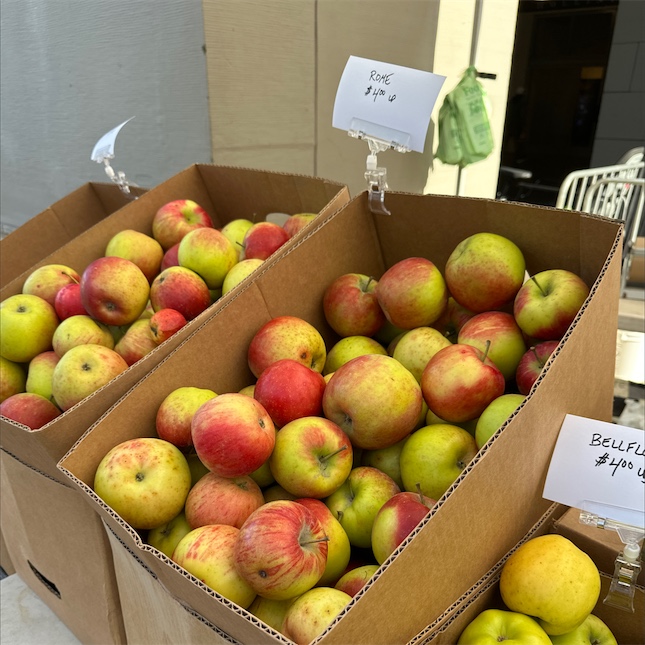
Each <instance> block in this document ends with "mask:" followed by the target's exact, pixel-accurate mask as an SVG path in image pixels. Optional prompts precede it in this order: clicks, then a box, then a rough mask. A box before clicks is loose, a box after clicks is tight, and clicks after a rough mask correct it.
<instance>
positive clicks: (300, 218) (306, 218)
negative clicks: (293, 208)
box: [282, 213, 318, 238]
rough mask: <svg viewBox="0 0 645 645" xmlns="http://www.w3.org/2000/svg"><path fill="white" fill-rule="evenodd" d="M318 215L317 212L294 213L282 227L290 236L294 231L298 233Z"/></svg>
mask: <svg viewBox="0 0 645 645" xmlns="http://www.w3.org/2000/svg"><path fill="white" fill-rule="evenodd" d="M316 217H318V213H294V214H293V215H291V216H290V217H289V218H288V219H287V220H286V221H285V223H284V224H283V225H282V228H284V230H285V231H286V232H287V235H288V236H289V237H290V238H292V237H293V236H294V235H295V234H296V233H299V232H300V231H301V230H302V229H303V228H304V227H305V226H307V224H309V223H310V222H312V221H313V220H314V219H316Z"/></svg>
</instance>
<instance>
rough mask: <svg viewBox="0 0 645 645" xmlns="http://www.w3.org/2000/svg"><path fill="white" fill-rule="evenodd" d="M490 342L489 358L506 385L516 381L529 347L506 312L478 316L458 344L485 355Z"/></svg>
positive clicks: (462, 334)
mask: <svg viewBox="0 0 645 645" xmlns="http://www.w3.org/2000/svg"><path fill="white" fill-rule="evenodd" d="M489 341H490V347H489V349H488V358H490V360H491V361H493V363H495V365H497V367H498V368H499V370H500V372H501V373H502V374H503V375H504V378H505V379H506V381H511V380H513V378H514V377H515V371H516V370H517V365H518V363H519V362H520V359H521V358H522V356H523V355H524V352H526V343H525V342H524V335H523V334H522V330H521V329H520V328H519V327H518V325H517V323H516V322H515V318H513V316H512V315H511V314H509V313H506V312H503V311H485V312H483V313H481V314H476V315H475V316H473V317H472V318H471V319H470V320H468V321H467V322H466V323H465V324H464V326H463V327H462V328H461V331H460V332H459V335H458V336H457V342H458V343H463V344H465V345H472V346H473V347H478V348H479V349H480V350H481V351H482V352H483V351H486V347H487V343H488V342H489Z"/></svg>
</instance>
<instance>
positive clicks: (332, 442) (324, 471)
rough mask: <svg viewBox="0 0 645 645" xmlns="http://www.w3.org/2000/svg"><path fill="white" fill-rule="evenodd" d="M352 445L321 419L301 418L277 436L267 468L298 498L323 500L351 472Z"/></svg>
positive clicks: (332, 426) (339, 431) (292, 422)
mask: <svg viewBox="0 0 645 645" xmlns="http://www.w3.org/2000/svg"><path fill="white" fill-rule="evenodd" d="M352 460H353V454H352V443H351V441H350V440H349V437H348V436H347V435H346V434H345V433H344V432H343V431H342V430H341V429H340V428H339V427H338V426H337V425H336V424H335V423H334V422H333V421H329V419H325V418H324V417H313V416H311V417H301V418H299V419H294V420H293V421H290V422H289V423H287V424H286V425H285V426H283V427H282V428H281V429H280V431H279V432H277V433H276V438H275V446H274V448H273V452H272V453H271V455H270V457H269V467H270V468H271V473H272V474H273V477H274V478H275V480H276V481H277V482H278V484H280V486H282V487H283V488H284V489H285V490H287V491H289V492H290V493H292V494H293V495H296V496H297V497H314V498H316V499H322V498H324V497H328V496H329V495H331V494H332V493H333V492H334V491H336V490H337V489H338V488H339V487H340V486H341V485H342V484H343V482H344V481H345V480H346V479H347V477H348V476H349V474H350V472H351V470H352Z"/></svg>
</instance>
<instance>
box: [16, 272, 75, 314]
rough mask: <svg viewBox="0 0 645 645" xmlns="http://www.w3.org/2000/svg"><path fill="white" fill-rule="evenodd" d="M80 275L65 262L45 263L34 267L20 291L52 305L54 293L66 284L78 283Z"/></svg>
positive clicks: (54, 298) (54, 297)
mask: <svg viewBox="0 0 645 645" xmlns="http://www.w3.org/2000/svg"><path fill="white" fill-rule="evenodd" d="M80 279H81V276H80V275H79V274H78V272H77V271H75V270H74V269H72V268H71V267H69V266H67V265H65V264H45V265H43V266H41V267H38V268H37V269H34V270H33V271H32V272H31V273H30V274H29V275H28V276H27V278H26V279H25V281H24V282H23V285H22V293H27V294H30V295H32V296H39V297H40V298H42V299H43V300H46V301H47V302H48V303H49V304H50V305H51V306H52V307H54V302H55V300H56V294H57V293H58V292H59V291H60V290H61V289H62V288H63V287H64V286H66V285H68V284H78V282H79V281H80Z"/></svg>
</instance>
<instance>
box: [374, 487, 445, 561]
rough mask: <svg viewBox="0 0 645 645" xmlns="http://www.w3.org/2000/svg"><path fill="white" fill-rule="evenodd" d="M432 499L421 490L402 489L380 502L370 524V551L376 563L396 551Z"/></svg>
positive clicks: (432, 504) (420, 518) (425, 511)
mask: <svg viewBox="0 0 645 645" xmlns="http://www.w3.org/2000/svg"><path fill="white" fill-rule="evenodd" d="M436 503H437V500H435V499H432V498H430V497H427V496H426V495H423V493H421V492H417V493H411V492H408V491H403V492H401V493H397V494H396V495H394V496H393V497H390V499H388V500H387V502H385V504H383V506H381V509H380V510H379V512H378V513H377V514H376V517H375V518H374V524H373V525H372V551H373V552H374V557H375V558H376V561H377V562H378V563H379V564H383V562H385V560H387V559H388V558H389V557H390V555H391V554H392V553H394V551H396V549H397V548H398V547H399V545H400V544H401V542H403V540H405V539H406V538H407V537H408V535H410V533H412V531H413V530H414V529H415V528H416V527H417V526H418V525H419V522H420V521H421V520H422V519H423V518H424V517H425V516H426V515H427V514H428V513H429V512H430V509H431V508H432V507H433V506H434V505H435V504H436Z"/></svg>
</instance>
